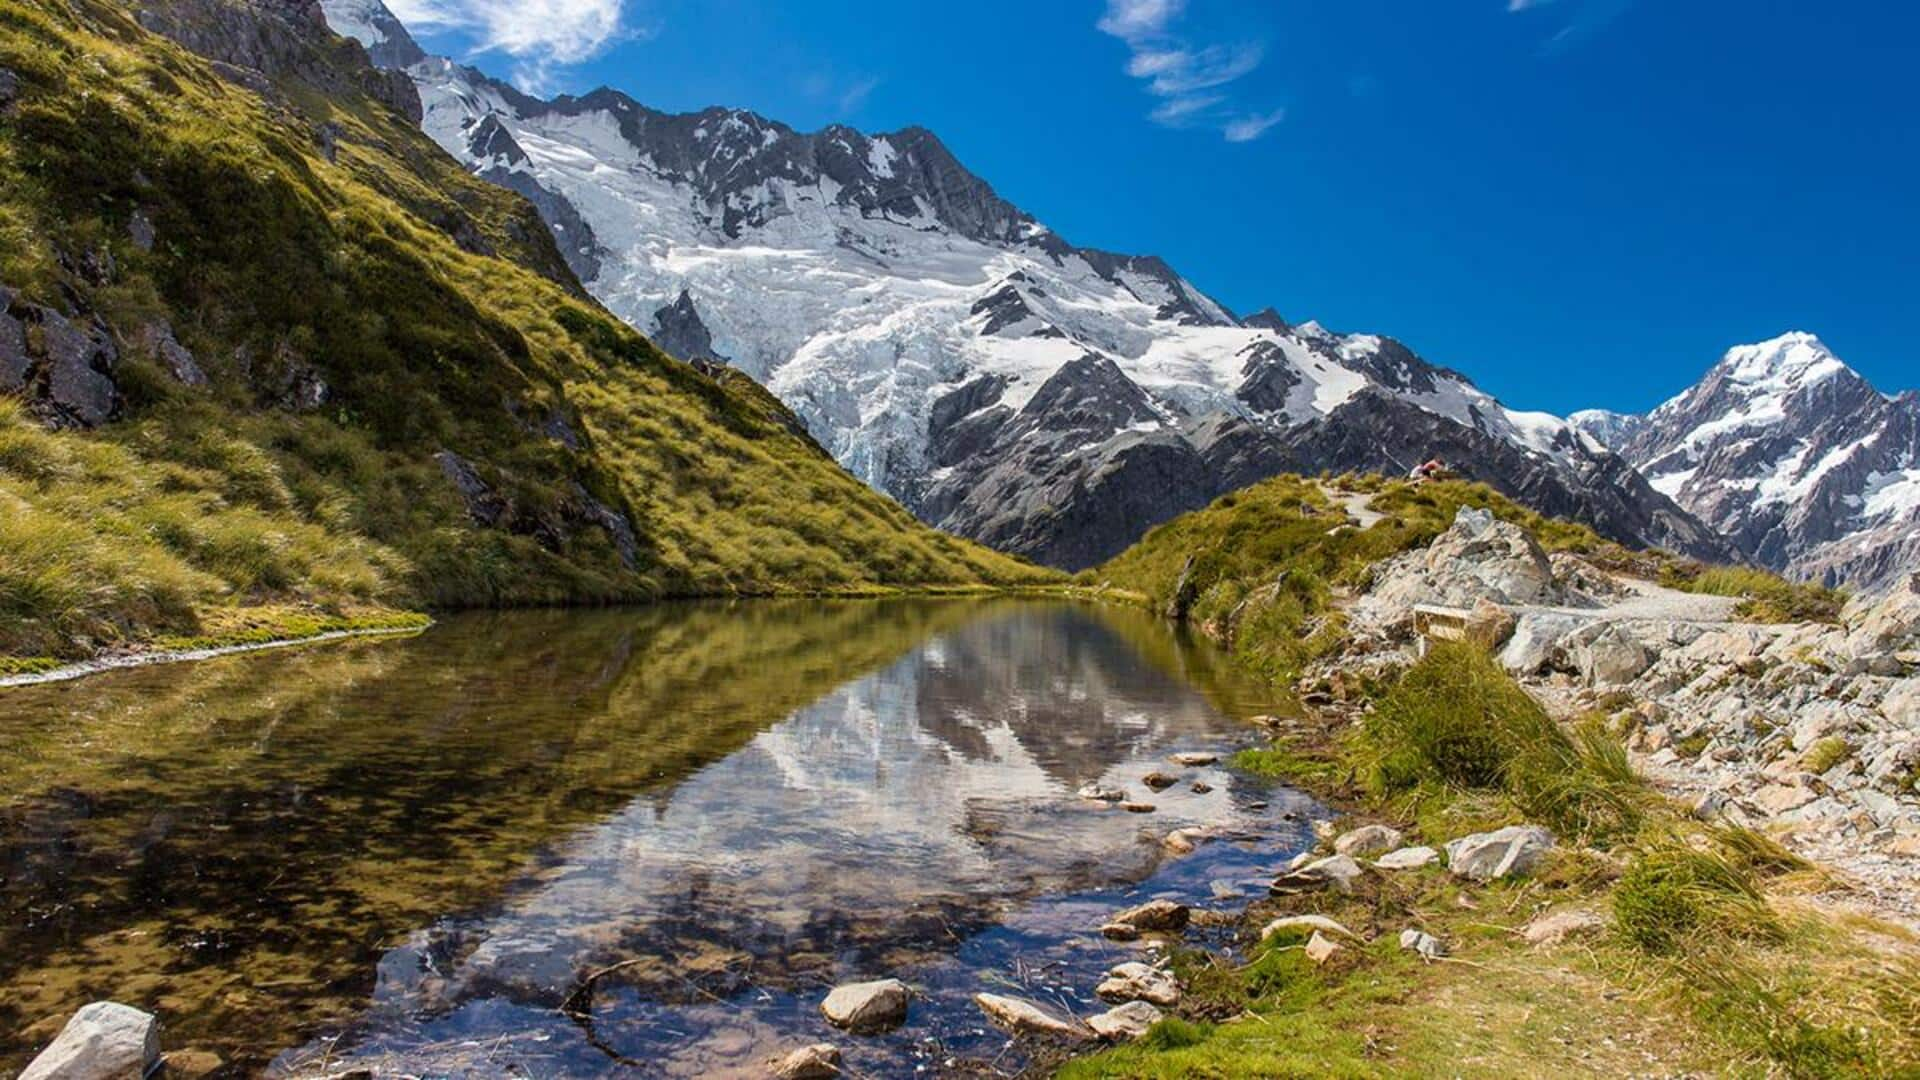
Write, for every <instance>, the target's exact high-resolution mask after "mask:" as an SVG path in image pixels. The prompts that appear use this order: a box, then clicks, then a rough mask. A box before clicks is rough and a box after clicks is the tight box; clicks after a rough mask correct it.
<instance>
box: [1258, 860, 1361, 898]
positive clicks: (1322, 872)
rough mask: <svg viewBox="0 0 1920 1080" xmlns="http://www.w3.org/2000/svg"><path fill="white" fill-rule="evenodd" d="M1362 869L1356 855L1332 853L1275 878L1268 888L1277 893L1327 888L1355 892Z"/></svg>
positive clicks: (1274, 893) (1283, 893) (1289, 893)
mask: <svg viewBox="0 0 1920 1080" xmlns="http://www.w3.org/2000/svg"><path fill="white" fill-rule="evenodd" d="M1361 873H1362V871H1361V868H1360V864H1359V863H1357V862H1354V861H1353V856H1351V855H1329V856H1327V857H1326V858H1324V859H1316V860H1314V861H1313V862H1310V863H1307V864H1305V865H1303V866H1301V867H1299V868H1297V869H1293V870H1289V871H1287V872H1286V873H1284V874H1281V875H1280V876H1279V877H1277V878H1274V879H1273V885H1272V886H1271V887H1269V888H1268V890H1267V891H1268V892H1270V893H1272V894H1273V895H1274V896H1292V895H1295V894H1297V893H1305V892H1317V891H1318V890H1321V889H1327V888H1332V889H1338V890H1339V891H1341V892H1352V891H1353V883H1354V882H1355V881H1357V880H1359V877H1360V874H1361Z"/></svg>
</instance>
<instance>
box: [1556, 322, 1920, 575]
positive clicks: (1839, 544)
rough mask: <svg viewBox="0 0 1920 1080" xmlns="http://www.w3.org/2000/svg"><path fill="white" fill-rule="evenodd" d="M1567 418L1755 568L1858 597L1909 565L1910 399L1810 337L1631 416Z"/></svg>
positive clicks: (1758, 353)
mask: <svg viewBox="0 0 1920 1080" xmlns="http://www.w3.org/2000/svg"><path fill="white" fill-rule="evenodd" d="M1574 420H1575V422H1576V423H1578V424H1580V425H1581V426H1582V427H1583V428H1584V429H1585V430H1587V431H1588V432H1589V433H1591V434H1593V435H1595V436H1596V437H1598V438H1600V439H1602V440H1603V441H1610V444H1611V445H1613V446H1615V447H1617V448H1618V449H1619V450H1620V451H1621V453H1622V454H1623V455H1624V456H1625V457H1626V458H1627V459H1628V460H1629V461H1631V462H1633V463H1634V464H1635V465H1636V466H1637V467H1638V468H1639V470H1640V471H1641V472H1642V473H1644V474H1645V475H1646V476H1647V477H1648V479H1649V480H1650V481H1651V483H1652V484H1653V486H1654V487H1655V488H1657V489H1659V490H1660V491H1662V492H1664V493H1665V494H1667V495H1670V496H1672V497H1673V499H1674V500H1675V501H1676V502H1678V503H1679V504H1680V505H1681V506H1683V507H1685V508H1686V509H1688V510H1690V511H1692V512H1693V513H1694V514H1695V515H1696V516H1698V517H1699V518H1700V519H1702V520H1703V521H1705V522H1707V523H1708V524H1709V525H1711V526H1712V527H1713V528H1714V530H1715V531H1716V532H1718V533H1720V534H1721V535H1723V536H1725V537H1727V538H1728V540H1730V541H1731V542H1732V543H1733V544H1734V545H1735V546H1736V547H1737V548H1739V550H1740V551H1741V552H1743V553H1745V554H1746V555H1747V556H1749V557H1750V558H1752V559H1753V560H1754V561H1756V562H1758V563H1760V564H1762V565H1765V566H1768V567H1771V568H1773V569H1776V570H1781V571H1784V572H1786V573H1789V574H1792V575H1794V576H1796V577H1806V578H1818V579H1822V580H1826V581H1828V582H1836V583H1837V582H1847V583H1851V584H1854V585H1856V586H1860V587H1865V588H1869V589H1871V588H1877V587H1879V586H1882V585H1885V584H1887V583H1889V582H1892V581H1894V580H1896V579H1897V578H1898V577H1900V576H1901V572H1902V571H1910V570H1912V569H1913V568H1914V567H1916V566H1920V394H1916V393H1914V392H1913V391H1908V392H1906V393H1904V394H1901V395H1899V396H1897V397H1889V396H1887V395H1885V394H1882V393H1880V392H1879V391H1877V390H1875V389H1874V388H1873V387H1872V386H1871V385H1869V384H1868V383H1867V381H1866V380H1865V379H1863V378H1861V377H1860V376H1859V375H1858V374H1856V373H1855V372H1854V371H1853V370H1852V369H1851V368H1848V367H1847V366H1846V365H1845V364H1844V363H1842V362H1841V361H1840V360H1839V359H1838V358H1837V357H1835V356H1834V355H1833V353H1832V352H1831V351H1829V350H1828V349H1827V347H1826V346H1825V345H1823V344H1821V342H1820V341H1819V339H1817V338H1815V337H1814V336H1812V335H1811V334H1804V333H1793V334H1786V335H1783V336H1781V337H1778V338H1774V339H1773V340H1771V341H1765V342H1761V343H1759V344H1757V345H1743V346H1741V347H1739V348H1736V349H1732V350H1730V351H1729V352H1728V353H1727V354H1726V356H1725V357H1724V358H1723V359H1722V360H1721V361H1720V362H1719V363H1718V364H1716V365H1714V367H1713V368H1712V369H1711V370H1709V371H1708V372H1707V374H1706V376H1705V377H1703V378H1702V379H1701V380H1700V382H1698V383H1697V384H1695V385H1694V386H1693V387H1691V388H1690V389H1688V390H1687V391H1686V392H1684V393H1682V394H1680V395H1679V396H1677V397H1675V398H1674V399H1672V400H1671V401H1668V402H1667V403H1666V404H1664V405H1661V406H1660V407H1659V408H1657V409H1655V410H1654V411H1653V412H1651V413H1649V414H1648V415H1646V416H1644V417H1642V416H1619V415H1617V414H1579V415H1576V416H1575V417H1574Z"/></svg>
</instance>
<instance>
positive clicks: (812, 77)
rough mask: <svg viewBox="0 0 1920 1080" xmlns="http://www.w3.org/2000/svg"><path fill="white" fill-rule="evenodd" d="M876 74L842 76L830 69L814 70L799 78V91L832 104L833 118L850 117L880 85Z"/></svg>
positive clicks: (820, 101)
mask: <svg viewBox="0 0 1920 1080" xmlns="http://www.w3.org/2000/svg"><path fill="white" fill-rule="evenodd" d="M880 81H881V80H880V77H879V76H878V75H855V76H851V77H842V76H839V75H836V74H834V73H833V72H832V71H815V72H812V73H811V74H809V75H807V76H806V77H804V78H802V79H801V80H800V92H801V93H802V94H805V95H806V96H807V97H808V98H811V99H812V100H814V101H816V102H819V103H822V104H827V105H832V106H833V107H834V109H835V110H836V112H837V115H836V117H835V119H838V120H847V119H850V118H851V116H852V114H853V113H857V112H859V111H860V107H861V106H863V105H865V104H866V103H867V98H869V97H871V96H873V92H874V90H876V89H877V88H878V87H879V86H880Z"/></svg>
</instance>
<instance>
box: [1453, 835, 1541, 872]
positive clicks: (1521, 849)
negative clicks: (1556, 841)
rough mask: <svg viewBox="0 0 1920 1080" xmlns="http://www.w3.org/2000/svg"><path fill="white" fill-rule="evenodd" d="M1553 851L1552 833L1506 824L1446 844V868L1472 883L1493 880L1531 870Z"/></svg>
mask: <svg viewBox="0 0 1920 1080" xmlns="http://www.w3.org/2000/svg"><path fill="white" fill-rule="evenodd" d="M1552 850H1553V834H1552V833H1550V832H1548V831H1547V830H1545V829H1543V828H1541V827H1540V826H1538V825H1509V826H1507V827H1506V828H1504V829H1495V830H1494V831H1492V832H1484V833H1474V834H1473V835H1471V836H1463V837H1461V838H1460V839H1458V840H1452V841H1449V842H1448V843H1447V869H1448V870H1450V871H1452V872H1453V873H1454V875H1455V876H1457V877H1463V878H1468V879H1471V880H1473V881H1493V880H1495V879H1497V878H1503V877H1508V876H1510V875H1513V874H1524V873H1526V872H1527V871H1529V870H1531V869H1533V867H1534V865H1535V864H1537V863H1538V862H1539V861H1540V859H1541V858H1542V857H1543V856H1545V855H1546V853H1547V852H1549V851H1552Z"/></svg>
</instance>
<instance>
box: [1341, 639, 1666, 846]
mask: <svg viewBox="0 0 1920 1080" xmlns="http://www.w3.org/2000/svg"><path fill="white" fill-rule="evenodd" d="M1350 752H1351V753H1352V755H1353V758H1354V763H1355V765H1356V769H1357V771H1358V773H1359V775H1360V777H1361V779H1362V782H1363V783H1364V784H1365V785H1366V787H1367V788H1368V790H1369V791H1370V792H1371V793H1372V794H1373V795H1375V796H1376V797H1389V796H1393V795H1396V794H1399V793H1403V792H1410V791H1418V790H1419V789H1421V788H1426V787H1439V788H1444V789H1449V790H1451V791H1455V792H1460V791H1469V792H1471V791H1482V792H1497V793H1500V794H1502V795H1504V796H1505V797H1506V798H1507V799H1508V800H1510V801H1511V802H1512V804H1513V805H1514V806H1515V808H1517V809H1518V810H1519V811H1520V812H1521V813H1522V814H1523V815H1525V816H1526V817H1527V818H1528V820H1531V821H1537V822H1540V823H1541V824H1544V825H1547V826H1548V827H1550V828H1552V829H1553V830H1554V831H1555V832H1557V833H1560V834H1561V835H1564V836H1575V837H1583V838H1587V839H1591V840H1601V839H1606V838H1609V837H1613V836H1618V835H1621V834H1624V833H1627V832H1630V831H1631V830H1633V829H1635V828H1637V827H1638V826H1639V823H1640V820H1641V810H1640V800H1641V799H1642V798H1643V797H1644V793H1643V791H1642V787H1641V784H1640V781H1639V778H1638V777H1637V776H1636V775H1635V774H1634V772H1633V768H1632V766H1631V765H1630V764H1629V763H1628V761H1627V758H1626V751H1625V750H1624V749H1623V748H1622V747H1621V746H1620V745H1619V743H1618V742H1617V741H1616V740H1614V739H1613V737H1612V736H1611V735H1610V734H1608V732H1607V731H1606V729H1605V727H1604V726H1602V725H1601V724H1599V723H1597V722H1594V721H1587V722H1585V723H1583V724H1581V725H1580V726H1579V727H1577V728H1576V729H1575V731H1574V733H1573V734H1572V735H1569V734H1568V733H1567V732H1565V731H1563V730H1561V728H1560V727H1559V725H1557V724H1555V723H1554V722H1553V719H1552V718H1551V717H1549V716H1548V715H1547V713H1546V710H1544V709H1542V708H1541V707H1540V704H1539V703H1538V702H1536V701H1534V700H1533V698H1532V697H1530V696H1528V694H1527V692H1526V691H1525V690H1523V689H1521V687H1520V685H1519V684H1518V683H1516V682H1514V680H1513V679H1512V678H1511V677H1510V676H1508V675H1507V673H1506V672H1504V671H1502V670H1501V669H1500V667H1499V665H1498V664H1496V663H1495V662H1494V661H1493V658H1492V657H1490V656H1489V655H1487V653H1486V652H1485V651H1484V650H1482V649H1479V648H1477V647H1475V646H1472V645H1466V644H1454V643H1442V644H1436V645H1435V646H1434V647H1433V648H1432V649H1431V650H1430V651H1429V652H1428V653H1427V655H1426V656H1425V657H1424V658H1422V659H1421V661H1420V662H1419V663H1417V664H1415V665H1414V666H1413V667H1412V668H1409V669H1408V670H1407V672H1406V673H1405V674H1404V675H1403V676H1402V677H1401V678H1400V681H1399V682H1398V683H1397V684H1395V686H1394V687H1393V689H1392V690H1390V691H1389V692H1388V693H1387V694H1386V695H1385V696H1384V697H1383V698H1381V700H1380V702H1379V704H1378V707H1377V708H1376V710H1375V711H1374V713H1373V714H1372V715H1370V716H1368V717H1367V718H1366V719H1365V720H1364V721H1363V722H1362V723H1361V725H1360V728H1359V730H1358V732H1357V733H1356V735H1355V737H1354V739H1353V743H1352V746H1351V748H1350Z"/></svg>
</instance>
